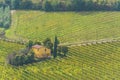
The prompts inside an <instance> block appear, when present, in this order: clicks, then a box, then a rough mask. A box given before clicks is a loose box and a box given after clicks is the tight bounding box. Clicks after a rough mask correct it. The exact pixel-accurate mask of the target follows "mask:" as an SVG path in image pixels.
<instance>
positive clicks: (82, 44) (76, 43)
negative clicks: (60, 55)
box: [59, 38, 120, 47]
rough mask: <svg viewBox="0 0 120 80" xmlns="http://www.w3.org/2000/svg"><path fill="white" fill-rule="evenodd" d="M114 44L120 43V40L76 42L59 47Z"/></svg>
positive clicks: (62, 44)
mask: <svg viewBox="0 0 120 80" xmlns="http://www.w3.org/2000/svg"><path fill="white" fill-rule="evenodd" d="M113 42H120V38H111V39H100V40H90V41H83V42H74V43H61V44H59V46H68V47H73V46H87V45H96V44H103V43H113Z"/></svg>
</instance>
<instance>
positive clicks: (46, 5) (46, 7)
mask: <svg viewBox="0 0 120 80" xmlns="http://www.w3.org/2000/svg"><path fill="white" fill-rule="evenodd" d="M42 9H43V10H45V11H53V7H52V5H51V3H50V1H46V0H45V1H44V2H43V5H42Z"/></svg>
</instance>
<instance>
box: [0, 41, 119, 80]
mask: <svg viewBox="0 0 120 80" xmlns="http://www.w3.org/2000/svg"><path fill="white" fill-rule="evenodd" d="M21 48H23V46H22V45H18V44H14V43H7V42H3V41H0V71H1V72H0V80H50V79H51V80H119V79H120V75H119V74H120V42H114V43H105V44H98V45H91V46H81V47H77V46H76V47H70V48H69V53H68V57H66V58H61V59H60V58H57V59H51V60H46V61H43V62H38V63H33V64H29V65H24V66H21V67H12V66H10V65H5V59H6V56H7V55H8V54H9V53H11V52H12V51H14V50H18V49H21Z"/></svg>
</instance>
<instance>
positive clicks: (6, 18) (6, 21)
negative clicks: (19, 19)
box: [3, 5, 11, 28]
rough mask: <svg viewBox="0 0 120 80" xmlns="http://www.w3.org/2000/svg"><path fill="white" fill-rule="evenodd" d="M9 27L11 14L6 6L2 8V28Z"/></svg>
mask: <svg viewBox="0 0 120 80" xmlns="http://www.w3.org/2000/svg"><path fill="white" fill-rule="evenodd" d="M10 25H11V13H10V7H9V6H8V5H7V6H5V8H4V14H3V27H4V28H9V26H10Z"/></svg>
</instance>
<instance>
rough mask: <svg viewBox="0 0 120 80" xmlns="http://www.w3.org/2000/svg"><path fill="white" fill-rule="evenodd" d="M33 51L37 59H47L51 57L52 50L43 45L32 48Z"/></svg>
mask: <svg viewBox="0 0 120 80" xmlns="http://www.w3.org/2000/svg"><path fill="white" fill-rule="evenodd" d="M32 50H33V52H34V53H35V57H37V58H47V57H50V56H51V50H50V49H48V48H46V47H44V46H41V45H34V46H32Z"/></svg>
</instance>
